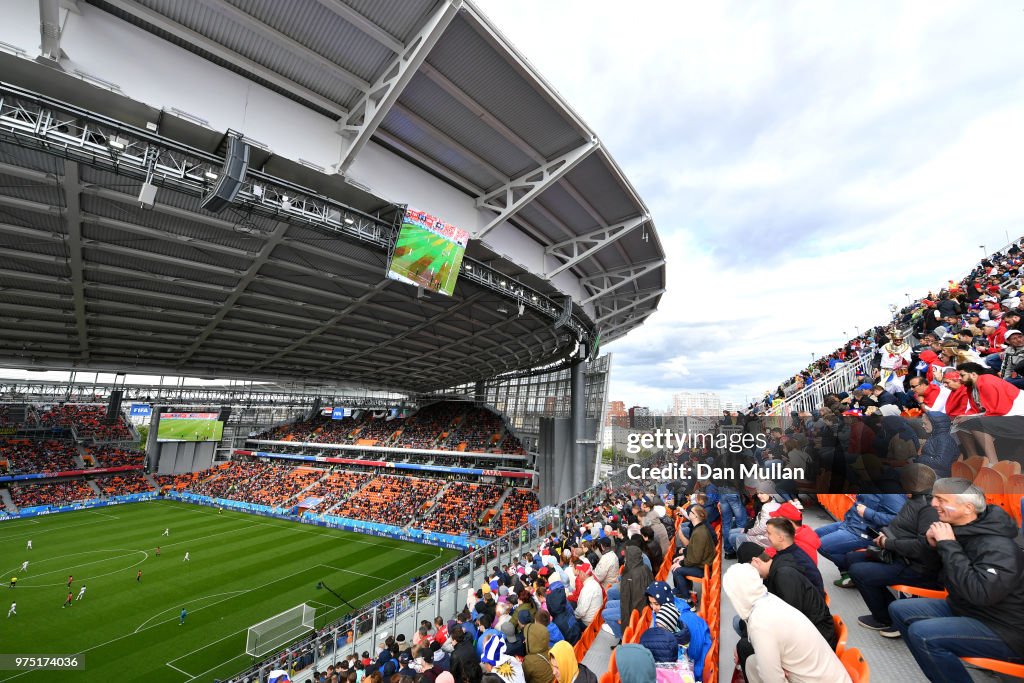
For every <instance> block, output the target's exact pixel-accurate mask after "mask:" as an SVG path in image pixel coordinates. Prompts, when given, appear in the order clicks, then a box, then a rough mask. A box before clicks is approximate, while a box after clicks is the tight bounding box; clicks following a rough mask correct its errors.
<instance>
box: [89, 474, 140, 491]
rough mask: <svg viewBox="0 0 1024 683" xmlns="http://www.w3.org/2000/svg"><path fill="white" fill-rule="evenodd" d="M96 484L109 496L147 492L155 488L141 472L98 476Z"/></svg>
mask: <svg viewBox="0 0 1024 683" xmlns="http://www.w3.org/2000/svg"><path fill="white" fill-rule="evenodd" d="M96 485H97V486H99V487H100V490H102V491H103V493H104V494H106V495H108V496H119V495H125V494H129V493H145V492H147V491H152V490H153V487H152V486H151V485H150V483H149V481H148V480H147V479H146V477H145V475H143V474H141V473H139V472H132V473H130V474H115V475H108V476H102V477H98V478H97V479H96Z"/></svg>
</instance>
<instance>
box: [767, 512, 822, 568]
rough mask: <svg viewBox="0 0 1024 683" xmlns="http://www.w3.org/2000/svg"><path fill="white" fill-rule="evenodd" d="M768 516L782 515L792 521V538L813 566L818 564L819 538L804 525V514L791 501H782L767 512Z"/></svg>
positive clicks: (812, 530)
mask: <svg viewBox="0 0 1024 683" xmlns="http://www.w3.org/2000/svg"><path fill="white" fill-rule="evenodd" d="M769 517H782V518H783V519H788V520H789V521H791V522H792V523H793V526H794V527H795V528H796V536H795V537H794V540H795V541H796V545H797V547H798V548H800V550H803V551H804V552H805V553H807V557H809V558H810V559H811V562H813V563H814V566H815V567H817V566H818V548H820V547H821V539H820V538H818V534H816V533H814V529H812V528H811V527H809V526H804V514H803V513H802V512H801V511H800V510H798V509H797V507H796V506H795V505H793V504H792V503H783V504H782V505H780V506H779V507H778V508H777V509H776V510H774V511H773V512H771V513H770V514H769Z"/></svg>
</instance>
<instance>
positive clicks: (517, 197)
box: [475, 138, 601, 239]
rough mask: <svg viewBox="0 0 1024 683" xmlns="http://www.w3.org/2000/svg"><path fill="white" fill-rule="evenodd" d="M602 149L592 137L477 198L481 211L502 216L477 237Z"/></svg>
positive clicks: (478, 236) (477, 235)
mask: <svg viewBox="0 0 1024 683" xmlns="http://www.w3.org/2000/svg"><path fill="white" fill-rule="evenodd" d="M600 146H601V143H600V142H599V141H598V140H597V138H591V139H590V140H588V141H587V142H585V143H583V144H582V145H580V146H579V147H577V148H576V149H573V150H571V151H569V152H566V153H565V154H563V155H561V156H559V157H557V158H555V159H552V160H551V161H547V162H545V163H543V164H541V166H540V168H536V169H533V170H532V171H528V172H527V173H524V174H523V175H521V176H519V177H518V178H514V179H513V180H510V181H509V182H507V183H505V184H504V185H502V186H501V187H499V188H498V189H496V190H493V191H492V192H488V193H487V194H485V195H483V196H481V197H477V200H476V205H477V208H485V209H490V210H491V211H496V212H497V213H498V215H497V216H495V217H494V218H493V219H491V221H490V222H489V223H488V224H487V225H485V226H484V227H483V228H481V229H480V230H479V232H477V234H476V235H475V237H476V238H477V239H481V238H482V237H483V236H484V235H486V234H487V233H488V232H490V231H491V230H492V229H494V228H495V227H497V226H498V225H500V224H501V223H503V222H504V221H506V220H508V219H509V218H510V217H511V216H513V215H514V214H515V213H516V212H517V211H519V210H520V209H521V208H523V207H524V206H526V205H527V204H529V203H530V202H532V201H533V200H534V199H535V198H536V197H537V196H538V195H540V194H541V193H542V192H544V190H546V189H548V188H549V187H551V185H552V184H554V183H556V182H557V181H558V179H559V178H561V177H562V176H564V175H565V174H566V173H568V172H569V171H571V170H572V169H574V168H575V167H576V164H578V163H580V162H581V161H583V160H584V159H586V158H587V157H588V156H589V155H590V154H591V152H593V151H594V150H596V149H598V148H599V147H600Z"/></svg>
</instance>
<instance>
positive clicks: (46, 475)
mask: <svg viewBox="0 0 1024 683" xmlns="http://www.w3.org/2000/svg"><path fill="white" fill-rule="evenodd" d="M143 468H144V466H143V465H118V466H117V467H96V468H93V469H91V470H66V471H64V472H34V473H32V474H8V475H4V476H2V477H0V483H3V482H6V481H24V480H26V479H53V478H57V477H82V476H85V475H86V474H110V473H111V472H128V471H130V470H141V469H143Z"/></svg>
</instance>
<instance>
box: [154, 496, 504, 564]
mask: <svg viewBox="0 0 1024 683" xmlns="http://www.w3.org/2000/svg"><path fill="white" fill-rule="evenodd" d="M164 497H165V498H167V499H168V500H179V501H182V502H185V503H194V504H196V505H208V506H211V507H222V508H225V509H228V510H237V511H239V512H246V513H249V514H256V515H262V516H264V517H274V518H276V519H285V520H288V521H289V522H302V523H304V524H312V525H313V526H319V527H326V528H329V529H341V530H343V531H355V532H357V533H360V534H367V535H370V536H379V537H381V538H393V539H396V540H399V541H412V542H414V543H425V544H428V545H434V546H440V547H442V548H450V549H453V550H464V549H467V548H474V547H476V546H478V545H479V546H483V545H487V543H488V541H483V540H479V541H473V540H470V539H468V538H466V537H465V536H453V535H451V534H441V533H432V532H429V531H420V530H419V529H404V528H402V527H397V526H392V525H390V524H378V523H376V522H364V521H362V520H358V519H348V518H346V517H335V516H334V515H313V514H311V513H310V512H308V511H307V512H305V513H303V515H302V516H301V517H297V516H296V514H295V512H296V508H295V507H292V508H288V509H285V508H272V507H269V506H267V505H257V504H256V503H243V502H241V501H237V500H228V499H227V498H211V497H209V496H202V495H199V494H197V493H189V492H188V491H167V492H166V493H165V494H164Z"/></svg>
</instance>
